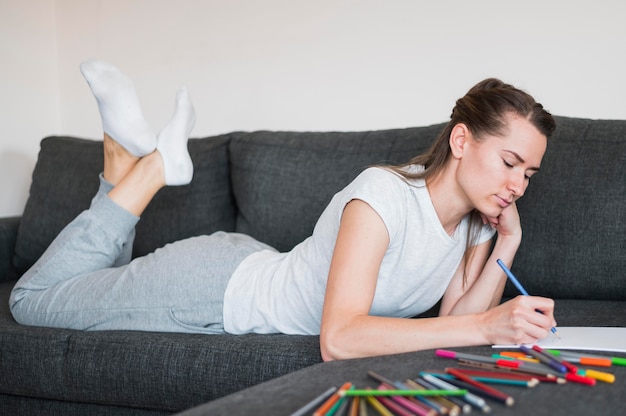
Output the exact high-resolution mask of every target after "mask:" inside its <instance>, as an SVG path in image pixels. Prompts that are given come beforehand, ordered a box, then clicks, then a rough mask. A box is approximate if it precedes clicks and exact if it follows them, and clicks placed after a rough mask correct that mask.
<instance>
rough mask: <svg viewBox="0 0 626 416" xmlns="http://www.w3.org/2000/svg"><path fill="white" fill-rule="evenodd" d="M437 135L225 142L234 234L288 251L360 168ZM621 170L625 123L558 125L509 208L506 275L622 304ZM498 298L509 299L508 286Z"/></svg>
mask: <svg viewBox="0 0 626 416" xmlns="http://www.w3.org/2000/svg"><path fill="white" fill-rule="evenodd" d="M442 128H443V125H442V124H439V125H434V126H429V127H421V128H410V129H401V130H384V131H374V132H350V133H333V132H330V133H329V132H324V133H294V132H268V131H263V132H255V133H250V134H243V135H239V136H234V137H233V140H232V141H231V143H230V158H231V173H232V184H233V192H234V195H235V199H236V201H237V206H238V209H239V213H238V216H237V227H236V229H237V231H240V232H244V233H248V234H251V235H253V236H254V237H256V238H258V239H260V240H262V241H265V242H266V243H268V244H270V245H272V246H274V247H276V248H277V249H279V250H288V249H290V248H291V247H293V246H294V245H295V244H297V243H299V242H300V241H302V240H303V239H304V238H306V237H307V236H309V235H310V233H311V231H312V230H313V227H314V225H315V221H316V220H317V218H318V217H319V215H320V213H321V212H322V210H323V209H324V207H325V206H326V204H327V203H328V202H329V201H330V199H331V197H332V196H333V194H334V193H336V192H337V191H339V190H340V189H341V188H343V187H344V186H345V185H346V184H347V183H349V182H350V181H351V180H352V179H353V178H354V177H355V176H356V175H357V174H358V173H359V172H360V171H361V170H362V169H364V168H365V167H367V166H368V165H371V164H376V163H384V162H396V163H399V162H404V161H407V160H409V159H410V158H411V157H412V156H414V155H416V154H418V153H421V152H422V151H424V150H425V149H426V148H427V147H428V146H429V145H430V144H431V143H432V141H433V139H434V138H435V137H436V135H437V134H438V133H439V131H440V130H441V129H442ZM624 162H626V121H592V120H585V119H575V118H565V117H557V130H556V133H555V134H554V136H553V137H552V138H551V139H550V142H549V144H548V150H547V152H546V155H545V158H544V160H543V163H542V167H541V172H540V173H539V174H538V175H535V176H534V177H533V179H532V180H531V184H530V187H529V188H528V191H527V193H526V195H525V196H524V197H523V198H522V199H521V200H520V201H519V204H518V205H519V210H520V215H521V217H522V227H523V230H524V236H523V242H522V246H521V247H520V250H519V252H518V255H517V258H516V260H515V263H514V266H513V271H514V272H515V273H516V274H518V275H519V277H520V279H522V280H523V281H524V284H525V286H526V288H527V290H528V291H529V292H530V293H535V294H538V295H539V294H541V295H544V296H551V297H556V298H587V299H623V300H626V233H625V232H624V231H625V224H626V221H625V220H626V206H625V205H626V169H624ZM505 294H506V295H507V296H515V295H517V294H518V292H517V290H516V289H515V288H514V287H513V286H512V285H510V284H508V285H507V289H506V292H505Z"/></svg>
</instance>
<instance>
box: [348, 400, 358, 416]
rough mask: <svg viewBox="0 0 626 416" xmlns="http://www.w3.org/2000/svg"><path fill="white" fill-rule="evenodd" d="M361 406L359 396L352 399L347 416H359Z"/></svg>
mask: <svg viewBox="0 0 626 416" xmlns="http://www.w3.org/2000/svg"><path fill="white" fill-rule="evenodd" d="M360 405H361V398H360V397H359V396H356V397H353V398H352V402H351V403H350V412H349V413H348V415H349V416H359V410H360V407H361V406H360Z"/></svg>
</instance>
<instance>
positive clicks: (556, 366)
mask: <svg viewBox="0 0 626 416" xmlns="http://www.w3.org/2000/svg"><path fill="white" fill-rule="evenodd" d="M519 349H520V350H522V351H523V352H524V353H525V354H527V355H530V356H531V357H535V358H536V359H538V360H539V361H541V363H542V364H545V365H547V366H548V367H550V368H551V369H553V370H555V371H558V372H559V373H567V367H566V366H564V365H563V364H561V363H560V362H558V361H557V360H556V359H555V358H549V357H547V356H545V355H543V354H541V353H540V352H539V351H536V350H534V349H532V348H530V347H528V346H526V345H520V346H519Z"/></svg>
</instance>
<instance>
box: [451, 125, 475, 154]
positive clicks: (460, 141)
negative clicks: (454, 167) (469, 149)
mask: <svg viewBox="0 0 626 416" xmlns="http://www.w3.org/2000/svg"><path fill="white" fill-rule="evenodd" d="M470 134H471V133H470V131H469V129H468V128H467V126H466V125H465V124H463V123H459V124H457V125H455V126H454V127H453V128H452V132H451V133H450V150H451V152H452V156H453V157H455V158H456V159H460V158H462V157H463V151H464V150H465V146H466V144H467V140H468V139H469V136H470Z"/></svg>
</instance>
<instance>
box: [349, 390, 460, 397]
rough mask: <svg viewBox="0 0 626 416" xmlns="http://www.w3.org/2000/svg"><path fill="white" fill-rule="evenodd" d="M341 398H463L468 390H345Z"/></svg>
mask: <svg viewBox="0 0 626 416" xmlns="http://www.w3.org/2000/svg"><path fill="white" fill-rule="evenodd" d="M338 394H339V396H340V397H352V396H385V397H388V396H463V395H465V394H467V390H463V389H450V390H448V389H443V388H442V389H439V390H344V391H340V392H338Z"/></svg>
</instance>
